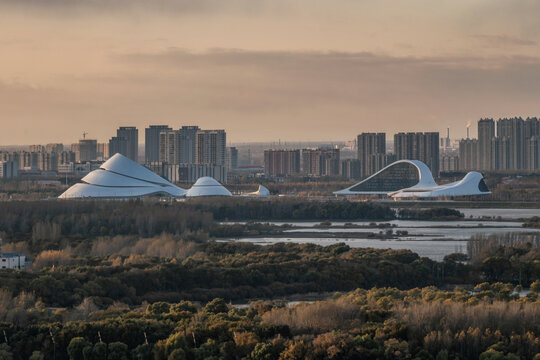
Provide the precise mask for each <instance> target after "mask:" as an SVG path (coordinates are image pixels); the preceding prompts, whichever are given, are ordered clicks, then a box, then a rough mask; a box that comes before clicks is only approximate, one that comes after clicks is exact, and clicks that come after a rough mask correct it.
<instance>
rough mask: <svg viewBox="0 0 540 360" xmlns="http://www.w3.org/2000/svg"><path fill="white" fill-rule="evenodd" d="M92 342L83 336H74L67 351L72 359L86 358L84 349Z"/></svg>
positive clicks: (81, 359)
mask: <svg viewBox="0 0 540 360" xmlns="http://www.w3.org/2000/svg"><path fill="white" fill-rule="evenodd" d="M90 345H91V344H90V343H89V342H88V341H86V339H85V338H83V337H74V338H73V339H71V341H70V342H69V345H68V347H67V353H68V355H69V358H70V359H72V360H84V355H83V349H84V348H85V347H87V346H90Z"/></svg>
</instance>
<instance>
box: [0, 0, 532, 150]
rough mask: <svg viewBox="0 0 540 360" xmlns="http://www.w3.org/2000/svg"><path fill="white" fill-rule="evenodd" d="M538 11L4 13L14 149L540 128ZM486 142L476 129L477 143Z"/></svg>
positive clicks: (417, 6)
mask: <svg viewBox="0 0 540 360" xmlns="http://www.w3.org/2000/svg"><path fill="white" fill-rule="evenodd" d="M539 14H540V1H536V0H515V1H510V0H451V1H445V0H441V1H433V0H429V1H428V0H425V1H419V0H407V1H402V0H396V1H386V0H376V1H364V0H0V123H1V125H2V127H1V131H0V145H8V144H17V143H19V144H30V143H47V142H57V141H61V142H65V143H69V142H73V141H76V140H77V139H78V138H79V137H80V136H81V135H80V134H81V133H82V132H83V131H86V132H88V133H89V137H91V138H97V139H98V140H99V141H106V140H108V139H109V138H110V137H111V136H113V135H114V134H115V130H116V128H117V127H118V126H119V125H135V126H137V127H138V128H139V133H140V136H141V140H142V139H143V137H144V127H146V126H147V125H149V124H169V125H171V126H172V127H174V128H177V127H180V126H181V125H191V124H197V125H199V126H201V127H202V128H224V129H226V130H227V132H228V139H229V140H230V141H234V142H240V141H267V140H277V139H281V140H346V139H352V138H353V137H354V136H355V135H356V134H357V133H359V132H362V131H387V132H390V133H394V132H397V131H407V130H409V131H441V132H444V131H445V129H446V127H447V126H449V127H450V128H451V135H452V137H461V136H463V135H464V134H465V124H466V123H467V122H468V121H471V122H472V123H473V124H475V123H476V120H478V119H479V118H480V117H486V116H490V117H497V118H498V117H504V116H514V115H516V116H523V117H526V116H540V21H539V18H538V15H539ZM472 133H473V134H475V133H476V132H475V131H473V132H472Z"/></svg>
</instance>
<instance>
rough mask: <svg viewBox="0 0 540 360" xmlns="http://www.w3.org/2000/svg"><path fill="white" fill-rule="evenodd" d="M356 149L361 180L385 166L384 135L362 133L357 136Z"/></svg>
mask: <svg viewBox="0 0 540 360" xmlns="http://www.w3.org/2000/svg"><path fill="white" fill-rule="evenodd" d="M357 147H358V160H360V176H361V178H365V177H368V176H370V175H372V174H374V173H376V172H377V171H379V170H381V169H382V168H383V167H384V166H386V165H387V164H386V163H385V156H386V134H385V133H362V134H360V135H358V138H357Z"/></svg>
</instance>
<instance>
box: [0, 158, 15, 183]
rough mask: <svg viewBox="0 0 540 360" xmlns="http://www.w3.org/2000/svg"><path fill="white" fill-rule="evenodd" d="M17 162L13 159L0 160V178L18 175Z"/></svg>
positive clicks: (11, 177)
mask: <svg viewBox="0 0 540 360" xmlns="http://www.w3.org/2000/svg"><path fill="white" fill-rule="evenodd" d="M18 172H19V164H18V163H16V162H15V161H0V179H13V178H16V177H17V176H18Z"/></svg>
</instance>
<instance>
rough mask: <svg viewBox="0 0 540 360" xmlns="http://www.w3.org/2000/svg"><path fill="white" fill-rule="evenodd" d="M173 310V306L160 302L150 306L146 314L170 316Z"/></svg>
mask: <svg viewBox="0 0 540 360" xmlns="http://www.w3.org/2000/svg"><path fill="white" fill-rule="evenodd" d="M170 309H171V304H169V303H166V302H163V301H158V302H155V303H153V304H151V305H148V307H147V308H146V313H147V314H151V315H161V314H168V313H169V311H170Z"/></svg>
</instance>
